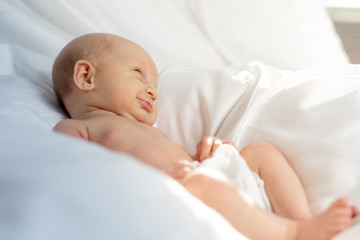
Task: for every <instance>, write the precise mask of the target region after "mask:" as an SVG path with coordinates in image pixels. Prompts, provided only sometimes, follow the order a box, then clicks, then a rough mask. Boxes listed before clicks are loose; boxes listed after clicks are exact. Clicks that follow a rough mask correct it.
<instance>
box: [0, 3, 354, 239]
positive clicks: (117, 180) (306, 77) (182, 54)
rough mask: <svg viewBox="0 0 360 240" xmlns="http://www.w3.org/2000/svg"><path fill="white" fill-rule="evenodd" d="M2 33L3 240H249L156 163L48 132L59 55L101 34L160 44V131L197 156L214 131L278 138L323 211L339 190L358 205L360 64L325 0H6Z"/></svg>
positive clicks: (241, 140)
mask: <svg viewBox="0 0 360 240" xmlns="http://www.w3.org/2000/svg"><path fill="white" fill-rule="evenodd" d="M83 4H85V5H86V8H83V7H82V5H83ZM304 9H305V10H306V11H303V10H304ZM89 16H91V17H89ZM224 26H226V27H224ZM0 29H1V34H0V234H4V236H5V239H85V238H86V239H99V238H101V239H119V238H120V239H144V238H146V239H169V240H173V239H189V240H191V239H246V238H245V237H244V236H243V235H241V234H240V233H237V232H236V231H235V230H234V229H233V228H232V227H231V226H230V225H229V224H228V223H227V222H226V221H225V220H224V219H223V218H222V217H221V216H220V215H218V214H217V213H216V212H214V211H213V210H211V209H209V208H207V207H206V206H204V205H203V204H202V203H200V202H199V201H198V200H197V199H195V198H193V197H192V196H191V195H190V194H187V193H186V192H185V191H184V189H183V188H182V187H181V186H180V185H179V184H177V183H176V182H175V181H173V180H172V179H170V178H168V177H167V176H165V175H163V174H162V173H160V172H159V171H157V170H155V169H153V168H150V167H148V166H145V165H143V164H141V163H139V162H138V161H137V160H136V159H133V158H132V157H130V156H127V155H121V154H115V153H113V152H109V151H107V150H105V149H103V148H101V147H99V146H96V145H94V144H91V143H85V142H82V141H78V140H76V139H72V138H69V137H66V136H62V135H59V134H56V133H53V132H52V131H51V128H52V127H53V126H54V124H56V123H57V122H58V121H59V120H61V119H62V118H64V117H65V114H64V113H63V112H62V110H61V109H60V108H59V106H58V105H57V103H56V100H55V96H54V94H53V92H52V86H51V77H50V71H51V65H52V62H53V60H54V57H55V56H56V54H57V52H58V51H59V50H60V49H61V48H62V47H63V45H64V44H66V42H67V41H69V40H71V39H72V38H73V37H76V36H78V35H81V34H84V33H88V32H97V31H104V32H112V33H116V34H119V35H122V36H124V37H127V38H129V39H131V40H133V41H135V42H138V43H139V44H141V45H142V46H144V48H145V49H147V50H148V51H149V52H150V54H151V55H152V56H153V58H154V59H155V61H156V63H157V65H158V68H159V70H160V82H159V93H160V94H159V98H158V104H159V119H158V121H157V127H159V128H160V129H162V130H163V131H164V132H165V133H166V134H167V135H169V137H170V138H172V139H173V140H174V141H176V142H178V143H179V144H181V145H183V146H184V147H185V148H186V149H187V150H188V151H189V152H190V153H193V152H194V150H195V145H196V143H197V142H198V141H199V140H200V138H201V137H202V136H204V135H217V136H219V137H221V138H225V139H232V140H234V141H235V142H236V144H237V146H238V147H240V148H241V147H242V146H244V145H246V144H248V143H250V142H252V141H256V140H267V141H269V142H271V143H273V144H275V145H276V146H277V147H279V148H280V149H281V150H282V151H283V152H284V153H285V155H286V156H287V157H288V158H289V160H290V162H291V164H292V165H293V166H294V168H295V170H296V171H297V173H298V174H299V176H300V177H301V180H302V181H303V183H304V185H305V189H306V192H307V194H308V196H309V200H310V204H311V208H312V210H313V212H319V211H321V210H323V209H324V208H325V207H326V206H327V205H328V204H329V202H330V201H332V200H333V199H334V198H336V197H338V196H342V195H348V196H349V197H350V201H351V203H353V204H357V205H360V194H359V191H358V189H359V187H360V162H359V161H360V160H359V157H360V156H359V155H360V151H359V149H360V140H359V138H358V136H359V135H360V127H359V124H358V123H359V120H360V113H359V108H360V99H359V90H360V68H359V66H356V65H350V64H347V59H348V58H347V56H346V54H345V53H344V51H343V48H342V46H341V43H340V41H339V39H338V36H337V35H336V33H335V31H334V29H333V26H332V25H331V22H330V21H329V18H328V16H327V15H326V12H325V10H324V9H323V8H322V7H321V1H320V0H302V1H301V0H277V1H266V0H253V1H251V2H249V1H240V0H229V1H228V3H227V4H226V5H224V4H223V3H220V2H218V1H215V0H214V1H205V0H189V1H184V0H174V1H166V0H162V1H159V0H153V1H150V0H131V1H128V0H122V1H114V0H105V1H96V0H91V1H85V0H79V1H70V0H69V1H67V0H54V1H40V0H31V1H30V0H28V1H25V0H24V1H22V0H16V1H13V0H4V1H1V2H0ZM253 60H256V61H257V62H249V61H253ZM320 65H323V66H322V67H320ZM305 67H306V68H307V69H305V70H301V69H303V68H305ZM309 67H310V68H309ZM281 69H286V71H284V70H281ZM299 70H300V71H299ZM359 231H360V226H359V225H355V226H354V227H352V228H351V229H349V230H348V231H346V232H344V233H343V234H341V235H339V236H338V237H336V238H335V239H338V240H340V239H346V240H352V239H354V240H355V239H358V236H359ZM0 238H1V237H0Z"/></svg>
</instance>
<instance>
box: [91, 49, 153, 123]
mask: <svg viewBox="0 0 360 240" xmlns="http://www.w3.org/2000/svg"><path fill="white" fill-rule="evenodd" d="M118 45H119V46H118ZM118 45H116V44H114V51H113V52H112V53H111V54H114V56H111V57H109V58H106V59H107V60H106V61H105V62H104V63H102V64H101V65H100V66H97V67H95V69H96V70H95V82H96V85H95V91H97V93H98V95H99V97H100V99H101V102H102V103H103V104H102V105H101V106H99V107H101V108H102V109H105V110H108V111H111V112H114V113H115V114H117V115H120V116H123V117H128V118H132V119H135V120H137V121H139V122H142V123H145V124H148V125H153V124H154V123H155V121H156V118H157V114H158V109H157V105H156V102H155V100H156V98H157V94H158V93H157V85H158V72H157V69H156V66H155V63H154V62H153V60H152V59H151V57H150V56H149V55H148V54H147V53H146V52H145V50H143V49H142V48H141V47H139V46H137V45H135V44H133V43H131V42H129V43H125V44H124V43H121V44H118ZM118 47H119V48H118ZM118 49H119V50H118Z"/></svg>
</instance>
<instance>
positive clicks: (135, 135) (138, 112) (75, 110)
mask: <svg viewBox="0 0 360 240" xmlns="http://www.w3.org/2000/svg"><path fill="white" fill-rule="evenodd" d="M157 85H158V72H157V69H156V66H155V63H154V62H153V60H152V58H151V57H150V56H149V55H148V54H147V52H146V51H145V50H144V49H143V48H141V47H140V46H138V45H137V44H135V43H133V42H131V41H128V40H126V39H124V38H121V37H119V36H116V35H112V34H104V33H95V34H88V35H84V36H81V37H78V38H76V39H74V40H73V41H71V42H70V43H69V44H67V45H66V46H65V47H64V49H63V50H62V51H61V52H60V54H59V56H58V57H57V58H56V60H55V62H54V66H53V86H54V91H55V94H56V96H57V98H58V100H59V102H60V103H61V104H63V106H64V107H65V108H66V110H67V112H68V114H69V115H70V117H71V119H65V120H63V121H61V122H59V123H58V124H57V125H56V126H55V128H54V130H55V131H58V132H62V133H65V134H68V135H71V136H74V137H77V138H82V139H84V140H88V141H92V142H95V143H98V144H100V145H102V146H104V147H106V148H108V149H111V150H114V151H119V152H126V153H128V154H130V155H133V156H134V157H136V158H137V159H139V160H141V161H143V162H145V163H147V164H149V165H152V166H154V167H156V168H158V169H160V170H162V171H163V172H165V173H167V174H168V175H170V176H171V177H173V178H174V179H176V180H178V181H179V182H180V183H181V184H182V185H183V186H184V187H185V188H186V189H187V190H188V191H189V192H190V193H192V194H193V195H194V196H196V197H197V198H199V199H200V200H201V201H203V202H204V203H205V204H207V205H208V206H210V207H212V208H213V209H215V210H216V211H218V212H219V213H220V214H221V215H223V216H224V217H225V218H226V219H227V220H228V221H229V222H230V223H231V224H232V225H233V226H234V227H235V228H236V229H237V230H238V231H240V232H241V233H242V234H244V235H246V236H248V237H249V238H251V239H255V240H256V239H260V240H266V239H276V240H281V239H304V240H309V239H320V240H325V239H331V238H332V237H333V236H334V235H336V234H337V233H339V232H341V231H343V230H345V229H346V228H348V227H349V225H350V222H351V219H352V218H353V217H354V216H356V215H358V214H359V212H358V210H357V209H356V208H355V207H352V206H349V204H348V200H347V198H341V199H339V200H337V201H335V202H333V203H332V205H331V206H330V207H329V208H328V209H327V210H326V211H325V212H323V213H321V214H319V215H316V216H312V215H311V213H310V210H309V206H308V203H307V199H306V195H305V193H304V190H303V188H302V185H301V182H300V180H299V179H298V178H297V176H296V174H295V172H294V171H293V170H292V169H291V167H290V165H289V164H288V162H287V160H286V159H285V158H284V156H283V155H282V154H281V153H280V152H279V151H278V150H277V149H276V148H275V147H273V146H272V145H270V144H268V143H253V144H251V145H249V146H247V147H245V148H244V149H243V150H242V151H241V152H240V153H241V155H242V156H243V157H244V158H245V160H246V162H247V164H248V166H249V167H250V169H251V170H252V171H254V172H255V173H256V174H258V175H259V176H261V178H262V179H263V180H264V182H265V184H266V185H265V186H266V187H265V190H266V193H267V195H268V197H269V200H270V203H271V207H272V209H273V211H274V213H275V214H274V213H272V212H269V211H265V210H263V209H261V208H259V207H257V206H254V205H253V204H251V203H249V202H248V201H247V198H246V197H244V195H243V193H242V191H241V190H239V189H237V188H236V187H235V185H234V184H232V182H231V181H230V180H229V179H228V178H227V177H226V176H225V175H223V174H221V173H217V174H213V173H214V172H213V171H206V169H204V168H201V169H194V168H193V167H192V164H191V162H192V161H193V160H194V159H196V160H199V161H200V162H201V161H203V160H204V159H206V158H208V157H210V156H211V155H212V154H213V153H214V152H215V150H216V149H217V148H218V147H219V146H221V145H222V144H231V142H224V141H221V140H220V139H218V138H215V137H205V138H204V139H202V140H201V141H200V143H199V144H198V146H197V153H196V154H195V156H194V157H192V156H190V155H189V153H187V152H186V151H185V150H184V149H183V148H182V147H180V146H179V145H177V144H175V143H174V142H172V141H171V140H170V139H169V138H167V136H165V135H164V133H162V132H161V131H160V130H159V129H157V128H155V127H152V125H153V124H154V123H155V121H156V118H157V105H156V102H155V100H156V98H157V95H158V92H157ZM259 226H261V231H259Z"/></svg>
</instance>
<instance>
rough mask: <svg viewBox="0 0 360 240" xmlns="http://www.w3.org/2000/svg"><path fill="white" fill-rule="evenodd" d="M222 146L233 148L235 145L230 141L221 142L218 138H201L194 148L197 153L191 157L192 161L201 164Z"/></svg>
mask: <svg viewBox="0 0 360 240" xmlns="http://www.w3.org/2000/svg"><path fill="white" fill-rule="evenodd" d="M223 144H230V145H232V146H234V147H235V144H234V142H232V141H222V140H221V139H220V138H217V137H211V136H207V137H203V138H202V139H201V141H200V142H199V143H198V145H197V146H196V150H197V152H196V153H195V155H194V156H193V159H194V160H198V161H199V162H202V161H203V160H205V159H207V158H209V157H211V156H212V155H213V153H214V152H215V151H216V149H218V148H219V147H220V146H221V145H223ZM235 148H236V147H235Z"/></svg>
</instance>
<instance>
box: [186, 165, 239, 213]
mask: <svg viewBox="0 0 360 240" xmlns="http://www.w3.org/2000/svg"><path fill="white" fill-rule="evenodd" d="M182 184H183V186H184V187H185V188H186V189H187V190H188V191H189V192H190V193H191V194H193V195H194V196H195V197H197V198H199V199H200V200H201V201H203V202H204V203H205V204H207V205H209V206H211V207H215V208H219V205H221V204H226V203H225V201H224V200H225V199H226V200H231V199H232V196H234V198H235V196H237V195H238V194H239V192H238V189H237V188H236V187H235V185H233V184H232V182H231V181H230V180H229V179H228V177H227V176H225V175H224V174H223V173H221V172H219V171H217V170H214V169H207V168H201V169H195V170H193V171H192V172H191V173H189V174H188V175H187V176H186V177H185V178H184V180H183V181H182Z"/></svg>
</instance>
